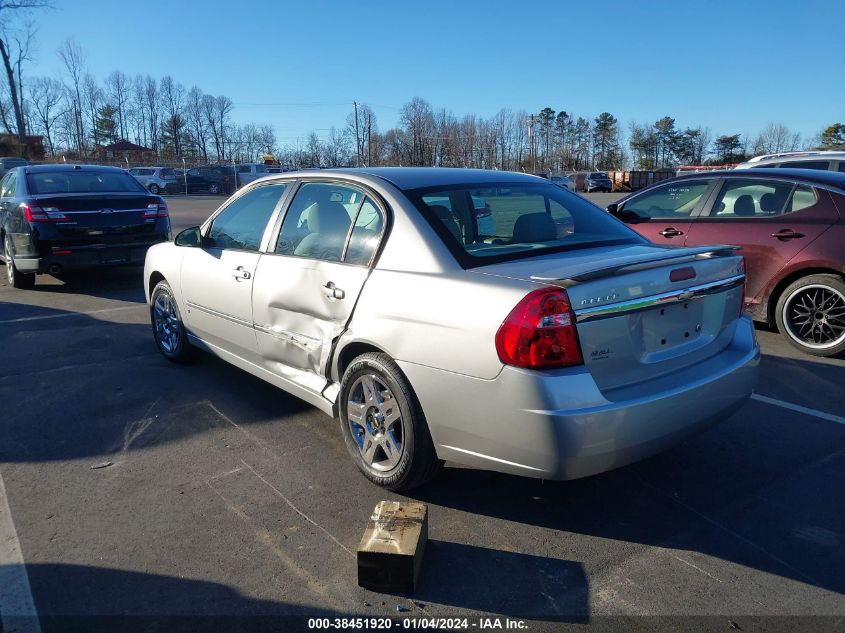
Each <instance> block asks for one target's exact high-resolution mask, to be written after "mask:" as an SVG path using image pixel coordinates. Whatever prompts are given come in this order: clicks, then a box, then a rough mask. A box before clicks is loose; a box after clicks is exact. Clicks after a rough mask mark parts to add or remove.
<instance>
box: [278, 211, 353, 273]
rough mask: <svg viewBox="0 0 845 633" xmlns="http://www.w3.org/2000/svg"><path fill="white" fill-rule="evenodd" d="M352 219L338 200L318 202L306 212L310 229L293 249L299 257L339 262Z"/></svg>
mask: <svg viewBox="0 0 845 633" xmlns="http://www.w3.org/2000/svg"><path fill="white" fill-rule="evenodd" d="M350 224H352V220H351V219H350V218H349V214H348V213H347V212H346V207H344V206H343V205H342V204H340V203H339V202H328V201H324V202H320V203H317V204H315V205H314V207H313V208H312V209H311V211H310V212H309V213H308V229H309V231H311V232H310V233H309V234H308V235H306V236H305V237H304V238H303V239H302V241H301V242H300V243H299V244H297V246H296V248H295V249H294V251H293V254H294V255H297V256H299V257H314V258H316V259H325V260H328V261H334V262H339V261H340V258H341V256H342V255H343V245H344V243H345V241H346V234H347V233H348V232H349V225H350Z"/></svg>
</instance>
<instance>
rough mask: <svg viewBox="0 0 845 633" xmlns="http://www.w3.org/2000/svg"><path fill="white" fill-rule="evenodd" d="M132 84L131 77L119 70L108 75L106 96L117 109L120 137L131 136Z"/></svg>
mask: <svg viewBox="0 0 845 633" xmlns="http://www.w3.org/2000/svg"><path fill="white" fill-rule="evenodd" d="M130 91H131V84H130V81H129V77H127V76H126V75H125V74H124V73H122V72H121V71H119V70H115V71H114V72H113V73H112V74H110V75H109V76H108V77H106V98H107V99H108V100H109V103H111V105H112V106H113V107H114V109H115V117H116V118H117V129H118V134H119V136H120V138H123V139H125V138H127V137H128V136H129V123H128V120H127V119H128V116H127V115H128V112H127V110H128V109H129V99H130Z"/></svg>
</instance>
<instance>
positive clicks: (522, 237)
mask: <svg viewBox="0 0 845 633" xmlns="http://www.w3.org/2000/svg"><path fill="white" fill-rule="evenodd" d="M406 194H407V195H408V197H409V198H410V199H411V201H412V202H413V203H414V204H415V205H416V206H417V208H418V209H419V210H420V212H421V213H422V214H423V215H424V216H425V217H426V218H427V219H428V221H429V222H430V223H431V224H432V226H433V227H434V228H435V230H436V231H437V232H438V234H440V236H441V237H442V238H443V240H444V242H446V244H447V246H449V248H450V249H451V250H452V252H453V253H454V254H455V256H456V257H457V258H458V261H460V262H461V264H462V265H463V266H464V267H467V268H469V267H472V266H479V265H484V264H488V263H493V262H496V261H507V260H510V259H519V258H522V257H533V256H535V255H541V254H546V253H547V252H551V251H564V250H570V249H575V248H586V247H592V246H607V245H610V244H637V243H641V242H643V238H641V237H640V236H639V235H638V234H636V233H635V232H633V231H632V230H630V229H629V228H627V227H626V226H625V225H624V224H622V223H621V222H619V221H617V220H616V219H614V218H613V217H611V216H609V215H608V214H606V213H605V212H604V211H602V210H601V209H599V208H598V207H596V206H595V205H593V204H591V203H590V202H587V201H586V200H584V199H583V198H581V197H580V196H578V195H576V194H573V193H570V192H568V191H566V190H565V189H562V188H560V187H557V186H555V185H551V184H533V183H532V184H519V185H513V184H501V185H492V186H491V185H484V186H483V187H478V186H460V187H449V188H446V189H443V188H437V189H433V188H427V189H417V190H413V191H407V192H406Z"/></svg>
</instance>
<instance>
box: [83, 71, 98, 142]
mask: <svg viewBox="0 0 845 633" xmlns="http://www.w3.org/2000/svg"><path fill="white" fill-rule="evenodd" d="M82 98H83V101H84V104H85V114H86V116H87V117H88V121H89V122H90V124H91V127H90V129H91V140H92V141H93V143H94V146H95V147H96V146H98V145H100V144H101V142H102V140H103V139H101V138H100V135H99V132H98V130H97V113H98V112H99V111H100V106H102V105H103V91H102V90H101V89H100V86H99V85H98V84H97V80H96V79H94V76H93V75H91V74H90V73H85V77H84V78H83V80H82Z"/></svg>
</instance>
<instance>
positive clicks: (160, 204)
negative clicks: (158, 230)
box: [141, 198, 167, 220]
mask: <svg viewBox="0 0 845 633" xmlns="http://www.w3.org/2000/svg"><path fill="white" fill-rule="evenodd" d="M141 216H142V218H143V219H145V220H146V219H148V218H166V217H167V203H166V202H165V201H164V200H160V199H157V198H150V199H148V200H147V208H146V209H144V210H143V212H142V213H141Z"/></svg>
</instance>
